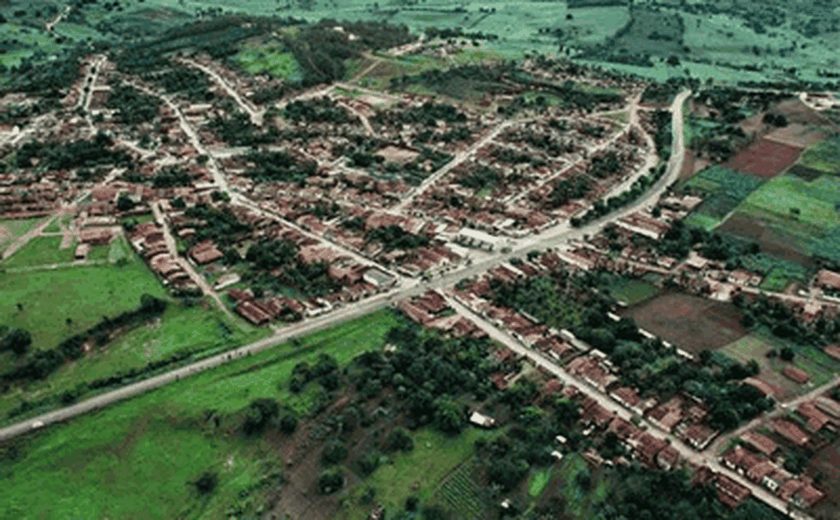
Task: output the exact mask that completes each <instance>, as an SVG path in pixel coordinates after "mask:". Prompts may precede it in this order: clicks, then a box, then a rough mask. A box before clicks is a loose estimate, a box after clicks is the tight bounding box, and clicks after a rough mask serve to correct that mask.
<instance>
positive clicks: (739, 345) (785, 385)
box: [718, 334, 799, 400]
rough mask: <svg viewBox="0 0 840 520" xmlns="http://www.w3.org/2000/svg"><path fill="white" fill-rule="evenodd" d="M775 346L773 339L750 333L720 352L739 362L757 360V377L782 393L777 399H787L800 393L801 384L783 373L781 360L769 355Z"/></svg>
mask: <svg viewBox="0 0 840 520" xmlns="http://www.w3.org/2000/svg"><path fill="white" fill-rule="evenodd" d="M775 348H777V345H776V344H775V343H774V342H773V341H772V340H770V339H767V338H763V337H760V336H757V335H754V334H750V335H748V336H744V337H743V338H741V339H739V340H738V341H735V342H733V343H730V344H729V345H726V346H725V347H723V348H722V349H720V350H719V351H718V352H720V353H722V354H725V355H727V356H729V357H730V358H732V359H734V360H736V361H738V362H739V363H748V362H749V361H751V360H755V361H756V362H757V363H758V366H759V369H760V372H759V374H758V376H757V377H758V378H759V379H761V380H762V381H764V382H766V383H769V384H771V385H773V386H774V387H776V388H777V389H778V390H779V392H780V393H781V395H778V396H777V399H779V400H787V399H790V398H792V397H794V396H796V395H797V394H798V389H799V385H797V384H796V383H794V382H793V381H791V380H790V379H788V378H786V377H785V376H783V375H782V374H781V370H780V369H779V367H778V366H776V365H779V366H781V364H782V362H781V361H779V360H778V359H775V360H772V359H770V358H768V357H767V353H768V352H769V351H770V350H773V349H775ZM782 369H783V368H782Z"/></svg>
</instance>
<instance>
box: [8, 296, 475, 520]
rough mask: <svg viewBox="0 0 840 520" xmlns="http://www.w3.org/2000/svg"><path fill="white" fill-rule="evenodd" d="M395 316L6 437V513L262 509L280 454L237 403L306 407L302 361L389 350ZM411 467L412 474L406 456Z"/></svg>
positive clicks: (427, 439) (166, 514) (164, 515)
mask: <svg viewBox="0 0 840 520" xmlns="http://www.w3.org/2000/svg"><path fill="white" fill-rule="evenodd" d="M396 320H397V317H396V315H394V314H393V313H391V312H390V311H381V312H378V313H374V314H371V315H368V316H365V317H363V318H360V319H358V320H355V321H351V322H348V323H346V324H343V325H340V326H338V327H335V328H333V329H329V330H326V331H323V332H319V333H316V334H313V335H312V336H309V337H307V338H303V339H302V340H300V341H299V342H297V343H296V344H293V343H287V344H284V345H282V346H280V347H278V348H276V349H272V350H269V351H265V352H262V353H259V354H256V355H254V356H249V357H245V358H242V359H239V360H236V361H233V362H231V363H229V364H227V365H224V366H222V367H219V368H218V369H216V370H213V371H210V372H206V373H202V374H198V375H196V376H194V377H191V378H188V379H185V380H182V381H179V382H176V383H174V384H171V385H169V386H166V387H164V388H161V389H158V390H155V391H153V392H150V393H148V394H145V395H142V396H140V397H137V398H134V399H132V400H130V401H127V402H124V403H120V404H117V405H114V406H112V407H109V408H106V409H104V410H100V411H97V412H93V413H91V414H88V415H85V416H82V417H80V418H78V419H76V420H74V421H72V422H70V423H67V424H60V425H55V426H51V427H49V428H46V429H44V430H42V431H39V432H35V433H33V434H32V435H30V436H27V437H24V438H20V439H18V440H16V441H14V443H13V444H12V446H13V447H14V448H13V449H10V448H8V446H10V445H8V444H7V445H5V446H4V447H3V448H5V449H3V448H0V458H2V460H3V464H2V465H0V483H2V485H3V487H4V490H5V491H4V493H2V495H0V517H3V518H23V517H25V516H35V517H38V518H106V517H108V518H149V519H153V518H160V519H170V518H191V517H198V516H202V517H207V518H228V515H227V514H226V511H228V509H229V508H231V507H235V508H241V509H242V513H246V512H248V511H250V512H251V513H253V511H254V510H255V508H256V506H257V505H258V502H259V501H260V500H261V499H262V497H263V495H264V492H265V490H266V489H268V488H269V487H270V486H273V485H275V484H277V483H279V478H280V473H279V469H280V466H279V464H280V463H281V461H280V456H279V454H278V451H277V449H276V447H273V446H272V445H271V443H269V442H268V441H266V440H262V439H247V438H244V437H242V436H241V434H239V433H238V422H239V420H240V419H239V417H238V415H237V414H238V411H239V410H241V409H243V408H244V407H245V406H247V405H248V404H249V403H250V402H251V401H252V400H254V399H256V398H259V397H268V398H273V399H278V400H279V401H280V402H282V403H284V405H285V406H286V407H287V408H292V409H296V410H298V411H299V412H300V413H306V412H307V411H308V408H306V406H305V404H306V403H303V402H302V399H304V397H303V396H297V395H293V394H291V392H290V391H289V390H288V380H289V377H290V375H291V371H292V368H293V367H294V366H295V365H296V364H297V363H298V362H300V361H304V360H305V361H309V362H313V361H315V360H316V359H317V356H318V354H319V353H321V352H324V353H329V354H332V355H334V356H336V358H337V359H339V362H340V363H341V364H342V365H343V364H345V363H346V362H347V361H349V360H350V359H351V358H352V357H354V356H355V355H357V354H359V353H360V352H363V351H365V350H369V349H375V348H381V347H382V343H383V341H384V337H385V334H386V333H387V331H388V330H390V328H391V325H393V324H394V323H396ZM208 410H213V411H214V412H213V413H215V414H217V416H219V417H221V419H222V425H221V427H214V426H213V424H212V421H208V415H205V412H207V411H208ZM417 435H418V440H417V441H416V442H417V447H418V449H419V450H423V449H426V450H429V451H424V452H423V453H425V454H427V455H428V453H430V452H431V451H432V450H431V449H430V448H428V446H427V443H438V444H433V445H432V446H434V447H435V448H437V449H449V450H450V451H449V452H447V453H449V454H450V455H453V454H454V455H453V457H455V458H457V457H458V456H460V455H459V454H460V453H464V452H466V451H467V450H471V449H472V443H469V444H467V443H459V442H456V441H454V440H453V441H449V444H447V445H446V446H444V443H445V441H443V440H441V439H439V438H437V437H435V435H434V434H429V435H427V436H424V435H426V434H425V433H423V432H420V433H418V434H417ZM435 451H437V450H435ZM419 460H421V459H419V458H417V459H415V462H416V461H419ZM438 460H441V459H438ZM408 462H410V461H408ZM428 466H429V464H428V463H427V467H428ZM402 468H403V470H404V471H414V469H413V468H412V467H410V464H408V463H406V464H404V465H403V466H402ZM208 470H209V471H215V472H216V473H217V474H218V481H219V483H218V486H217V489H216V491H215V492H213V493H212V494H210V495H208V496H206V497H204V496H201V495H199V494H198V493H196V490H195V488H194V487H193V486H192V485H190V483H191V482H194V481H195V480H196V479H197V478H198V476H200V475H201V474H202V473H203V472H205V471H208ZM435 471H442V470H435ZM103 475H104V476H107V478H103Z"/></svg>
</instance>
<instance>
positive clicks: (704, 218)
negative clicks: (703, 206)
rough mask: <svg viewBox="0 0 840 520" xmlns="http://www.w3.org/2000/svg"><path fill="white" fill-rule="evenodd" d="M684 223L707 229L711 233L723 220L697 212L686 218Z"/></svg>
mask: <svg viewBox="0 0 840 520" xmlns="http://www.w3.org/2000/svg"><path fill="white" fill-rule="evenodd" d="M683 222H685V224H686V225H688V226H692V227H696V228H701V229H705V230H706V231H711V230H712V229H714V228H715V227H716V226H717V225H718V224H720V223H721V219H720V218H715V217H713V216H711V215H707V214H705V213H700V212H699V211H697V212H694V213H692V214H691V215H689V216H688V217H686V219H685V220H684V221H683Z"/></svg>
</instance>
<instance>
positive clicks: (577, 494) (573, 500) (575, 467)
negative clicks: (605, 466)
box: [558, 453, 610, 519]
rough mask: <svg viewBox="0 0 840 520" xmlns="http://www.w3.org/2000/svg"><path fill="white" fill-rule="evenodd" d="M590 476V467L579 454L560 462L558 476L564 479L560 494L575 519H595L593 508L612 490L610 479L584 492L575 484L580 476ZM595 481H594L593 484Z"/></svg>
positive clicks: (571, 455)
mask: <svg viewBox="0 0 840 520" xmlns="http://www.w3.org/2000/svg"><path fill="white" fill-rule="evenodd" d="M581 473H583V474H589V466H588V465H587V463H586V461H585V460H584V459H583V457H581V456H580V454H578V453H572V454H569V455H568V456H566V457H565V458H564V459H563V460H562V462H560V469H559V472H558V475H559V477H560V478H562V479H563V486H562V487H561V488H560V494H561V495H562V496H563V498H565V499H566V506H567V511H569V512H570V513H571V514H572V517H573V518H579V519H584V518H593V510H592V509H593V506H594V505H595V504H597V503H598V502H600V501H602V500H604V499H605V498H606V496H607V493H608V492H609V490H610V482H609V479H600V480H598V481H597V483H595V484H594V487H593V489H591V490H583V489H581V488H580V486H578V485H577V483H575V479H576V477H577V476H578V475H579V474H581ZM594 481H595V479H593V482H594Z"/></svg>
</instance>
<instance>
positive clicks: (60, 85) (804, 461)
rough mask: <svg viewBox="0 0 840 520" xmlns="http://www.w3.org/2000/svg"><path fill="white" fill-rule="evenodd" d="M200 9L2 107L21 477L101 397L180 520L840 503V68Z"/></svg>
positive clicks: (11, 367) (24, 509) (2, 344)
mask: <svg viewBox="0 0 840 520" xmlns="http://www.w3.org/2000/svg"><path fill="white" fill-rule="evenodd" d="M117 4H119V2H117ZM376 5H377V7H376V9H377V10H378V9H379V7H378V4H376ZM74 9H76V8H73V9H71V8H70V7H68V12H72V11H73V10H74ZM79 9H81V8H79ZM491 9H492V10H491ZM495 9H496V8H494V7H487V8H486V11H482V15H485V16H490V15H491V14H493V13H494V12H495ZM569 16H572V15H571V14H570V15H569ZM60 18H61V17H60V16H59V18H58V20H59V22H60V21H61V20H60ZM208 20H209V21H202V22H198V23H194V24H187V25H185V26H184V27H183V28H178V29H171V30H170V31H171V32H168V33H165V34H166V36H165V37H162V38H161V39H159V40H149V41H150V42H152V43H149V44H145V43H144V44H143V46H142V47H138V48H137V49H136V50H134V49H131V48H122V47H117V46H114V47H113V48H106V47H104V46H102V47H101V48H96V49H90V50H89V51H88V52H85V53H82V54H79V55H78V56H77V57H76V59H77V67H70V68H69V69H68V70H64V68H65V67H64V66H63V65H62V66H61V67H59V66H58V65H56V66H55V67H54V68H53V69H52V70H48V69H43V70H42V69H37V68H36V69H33V70H34V72H31V73H30V72H27V71H24V70H22V71H20V72H21V73H20V77H21V78H22V79H21V80H20V81H19V82H9V83H8V84H7V85H6V86H5V90H4V93H3V95H2V97H0V258H2V262H0V294H3V298H2V299H3V302H2V303H0V310H2V313H3V315H4V316H6V315H8V317H4V318H3V320H2V321H0V418H2V422H3V424H0V458H2V460H4V465H5V464H6V463H5V461H8V467H9V469H8V470H3V471H0V481H3V482H6V483H7V484H8V485H10V486H12V484H13V483H14V482H16V481H15V479H26V478H32V479H39V478H41V477H39V476H38V475H39V473H37V472H35V470H34V469H31V468H36V467H42V468H48V471H51V472H52V471H53V470H54V471H56V472H64V473H62V474H63V475H66V476H67V477H66V478H70V479H72V478H75V476H76V475H77V474H78V475H79V476H80V477H79V478H84V479H88V478H89V477H87V476H84V477H82V475H83V473H82V471H83V470H82V469H72V470H71V469H67V468H65V467H64V466H61V464H64V463H59V462H56V463H55V464H59V466H55V467H53V466H52V464H53V462H47V461H46V459H44V458H43V457H44V455H39V454H38V453H39V452H38V451H37V450H36V449H35V447H36V446H42V444H40V443H42V442H43V443H47V440H48V439H54V438H56V439H57V437H52V435H58V433H56V432H59V433H60V432H64V433H61V435H63V436H68V438H69V437H72V436H74V435H81V434H80V433H71V432H79V431H81V430H79V428H83V427H85V428H89V429H92V430H94V431H95V430H97V428H98V426H97V424H98V423H97V422H94V421H102V422H101V424H112V425H114V428H115V429H114V431H117V429H118V428H121V429H120V430H119V431H121V432H122V431H124V432H125V436H126V439H127V440H126V441H125V443H124V445H123V447H122V448H119V449H117V448H116V447H113V448H111V447H108V448H102V447H103V446H109V445H110V443H112V442H115V441H107V442H106V441H101V442H100V441H97V440H96V439H95V438H94V437H93V435H94V434H92V433H91V434H89V435H90V437H83V439H84V441H83V445H84V446H90V447H89V448H87V449H88V450H100V449H107V450H113V451H114V457H116V459H117V460H120V461H124V460H131V461H132V462H130V463H129V462H125V464H136V463H137V462H136V461H137V460H143V459H140V458H137V457H141V455H139V453H140V452H139V451H138V452H137V453H135V450H140V449H141V447H140V446H135V444H134V443H135V442H137V441H132V440H131V439H132V438H133V437H134V436H135V435H151V434H149V433H143V432H147V431H154V432H155V433H154V436H150V437H143V440H142V441H140V442H143V443H151V444H150V445H152V444H155V443H159V445H160V446H165V445H166V443H167V442H170V441H171V442H172V446H183V448H178V449H183V450H188V451H190V452H191V453H195V462H194V463H187V462H185V461H182V462H178V463H177V464H176V463H174V462H173V463H172V464H175V465H177V466H178V467H179V468H183V469H179V470H178V471H174V470H173V471H172V472H171V477H170V476H167V477H162V479H161V481H160V482H161V484H160V485H164V483H166V484H165V485H166V486H169V487H173V488H175V487H178V486H180V487H183V488H185V490H186V491H183V493H184V495H183V496H185V497H186V496H187V495H188V498H183V499H181V498H175V497H176V495H175V494H174V493H175V492H174V491H173V492H172V493H170V492H169V491H167V492H166V493H168V494H167V495H166V497H168V498H166V500H167V501H169V500H171V501H172V503H176V502H177V503H180V502H183V503H184V504H187V505H184V506H179V507H184V508H185V509H177V508H176V507H175V506H170V505H167V506H166V509H165V510H166V511H167V512H168V513H167V514H168V515H169V517H170V518H174V517H178V518H181V517H183V518H199V517H205V516H206V517H208V518H226V519H227V518H270V519H278V520H279V519H305V518H347V519H356V518H359V519H382V518H389V519H390V518H406V519H409V518H410V519H421V518H427V519H448V518H452V519H454V518H465V519H473V518H474V519H484V518H500V519H501V518H511V519H512V518H523V519H543V518H545V519H549V518H552V519H553V518H558V519H583V518H598V519H607V518H634V516H633V515H639V516H635V517H636V518H665V517H668V516H667V515H671V514H673V515H677V514H681V513H679V512H678V511H690V512H691V514H692V515H694V516H686V518H698V519H699V518H703V519H705V518H725V519H757V520H763V519H767V520H771V519H777V518H793V519H797V520H819V519H831V518H838V516H837V515H838V511H840V474H838V473H837V468H838V467H840V437H838V429H840V246H838V244H840V234H838V233H840V217H838V208H840V198H839V197H838V196H837V193H840V181H838V180H837V175H838V174H839V173H840V144H838V143H840V138H838V136H840V126H839V125H840V117H838V113H840V101H837V100H836V99H835V98H834V95H833V94H832V93H830V92H828V91H821V90H816V89H806V88H793V87H778V86H768V87H764V88H761V87H745V86H720V85H717V84H715V82H714V81H712V80H711V78H710V79H709V80H708V81H706V82H701V81H700V80H698V79H697V78H694V77H691V76H688V77H672V78H671V79H669V80H668V81H667V82H656V81H653V80H650V79H646V78H643V77H641V76H638V75H635V74H631V73H625V72H620V71H617V70H611V69H609V68H606V67H600V66H595V65H590V64H581V63H579V62H577V61H570V60H567V59H563V58H559V57H553V56H549V55H546V54H542V53H536V52H535V53H526V55H525V56H524V57H523V58H522V59H521V60H518V61H513V60H506V59H503V58H500V57H498V56H497V55H495V54H493V53H492V52H491V51H489V50H487V49H485V48H484V45H485V43H482V42H483V41H484V40H485V39H488V37H487V35H483V34H480V35H473V36H471V37H467V36H463V33H460V32H453V33H451V36H450V33H440V32H435V31H427V32H426V33H424V34H423V35H422V37H418V36H417V35H416V34H413V33H411V32H409V30H408V28H406V27H405V26H398V25H388V24H385V23H378V22H377V23H374V22H364V21H359V22H336V21H334V20H323V21H322V22H318V23H317V24H315V23H311V24H307V22H306V21H305V20H304V21H302V22H295V21H294V19H292V22H283V21H282V20H281V21H278V20H274V19H271V20H268V21H266V20H262V19H258V18H254V19H251V18H248V17H216V18H213V17H211V18H208ZM56 23H58V22H56ZM290 34H292V35H293V36H289V35H290ZM196 35H198V36H196ZM242 35H246V36H242ZM195 38H200V41H204V40H203V39H207V40H206V41H208V42H215V43H211V44H208V45H203V46H202V45H195V44H194V43H190V44H189V45H188V44H186V43H183V42H193V39H195ZM290 38H291V39H290ZM172 42H176V43H172ZM291 42H303V43H301V44H300V45H304V46H303V47H300V48H298V47H295V46H294V45H297V43H295V44H293V43H291ZM213 45H217V47H213ZM283 45H285V46H287V47H289V48H290V49H292V50H290V51H288V52H286V53H284V54H283V56H285V58H283V59H289V60H291V62H293V63H294V65H295V66H296V67H299V68H301V71H302V72H301V71H298V73H300V74H302V75H303V76H302V77H303V78H305V81H299V82H292V81H291V80H288V79H284V78H282V77H278V76H277V75H276V74H274V73H269V72H256V73H255V72H254V71H253V70H252V69H249V68H248V67H244V66H243V65H242V63H244V62H243V61H242V60H244V59H245V58H244V56H248V57H249V58H248V59H251V57H253V56H256V55H257V53H259V55H260V56H262V55H264V53H267V52H279V51H278V50H277V49H278V48H280V47H282V46H283ZM278 46H280V47H278ZM333 46H336V47H333ZM342 46H345V47H346V49H347V51H346V52H347V55H346V56H344V55H342V57H341V58H338V57H331V58H327V57H326V56H339V54H338V53H337V51H336V52H335V53H334V54H329V53H330V52H331V49H332V50H334V49H335V48H339V47H340V48H345V47H342ZM307 49H308V50H307ZM342 52H343V51H342ZM237 53H239V54H237ZM306 53H309V54H311V55H308V54H306ZM325 53H326V54H325ZM252 55H253V56H252ZM303 56H307V57H308V59H309V61H308V62H306V63H308V65H305V64H304V63H305V62H304V60H303V58H302V57H303ZM255 59H256V58H255ZM278 59H279V58H278ZM237 60H239V61H237ZM329 67H333V69H330V70H338V69H339V68H340V70H341V74H337V73H336V74H335V75H334V76H330V75H329V74H328V73H327V72H325V71H326V70H327V69H329ZM71 69H72V70H71ZM310 76H311V77H312V78H315V79H312V80H311V81H309V79H307V78H310ZM28 82H29V83H28ZM138 302H139V306H138ZM129 410H136V411H129ZM117 413H119V414H124V415H125V416H126V417H127V416H128V415H132V414H134V415H136V420H134V419H132V422H131V423H130V424H129V423H128V422H125V423H123V422H120V421H121V420H122V419H118V418H116V415H115V414H117ZM82 414H86V415H82ZM118 424H119V425H121V426H117V425H118ZM165 425H169V426H165ZM147 428H148V429H150V430H147ZM170 429H175V430H178V431H180V429H183V430H184V433H180V434H177V435H176V434H174V433H170ZM103 431H104V430H103ZM187 431H189V432H192V433H186V432H187ZM86 435H87V434H86ZM97 435H104V434H101V433H100V434H97ZM112 435H113V433H112ZM121 435H122V434H121ZM170 435H172V437H170ZM62 438H63V437H62ZM104 438H106V437H103V439H104ZM51 442H55V443H58V441H57V440H54V441H51ZM62 442H66V441H62ZM122 442H123V441H122V440H120V441H116V444H120V443H122ZM57 445H58V444H56V446H57ZM43 446H48V444H44V445H43ZM62 446H64V444H62ZM206 446H213V449H212V450H210V449H209V448H207V447H206ZM456 446H457V447H456ZM40 449H41V450H44V449H46V448H44V447H41V448H40ZM69 449H70V448H68V447H62V448H61V450H69ZM79 449H81V448H79ZM142 449H144V450H150V448H149V447H145V448H142ZM173 449H174V448H173ZM56 450H58V448H56ZM124 450H129V451H127V452H125V453H126V455H124V454H123V453H124ZM150 451H151V450H150ZM160 451H161V452H163V453H166V455H165V456H166V457H170V459H169V460H173V461H174V460H176V459H175V457H176V456H175V455H172V454H171V451H170V450H169V449H161V450H160ZM211 452H212V453H211ZM57 453H58V452H57ZM60 453H61V454H59V455H57V457H58V458H60V457H62V456H63V457H70V455H67V453H68V452H67V451H61V452H60ZM219 453H224V454H225V456H224V457H222V456H221V455H219ZM74 456H75V455H74ZM144 456H146V457H150V458H149V459H148V460H150V461H155V462H151V463H150V464H152V465H158V464H160V465H163V466H165V465H167V464H169V463H168V462H161V461H159V460H158V459H157V458H156V457H158V455H144ZM185 456H187V455H185V454H181V455H179V456H178V457H181V458H183V457H185ZM123 457H135V458H131V459H128V458H126V459H123ZM181 458H179V459H178V460H179V461H181ZM424 461H433V462H424ZM72 464H75V463H72ZM72 464H71V466H72ZM78 464H81V463H78ZM102 464H104V462H101V461H98V462H96V465H97V467H99V465H102ZM424 464H428V467H427V466H426V465H424ZM242 465H247V469H246V467H245V466H242ZM163 466H161V467H163ZM24 467H26V468H28V469H24ZM72 467H75V466H72ZM102 467H109V466H107V465H104V466H102ZM132 467H133V466H132ZM155 467H157V466H155ZM12 468H14V469H12ZM412 468H415V469H417V468H426V469H422V470H420V469H417V470H416V471H412ZM85 471H86V470H85ZM103 471H112V470H110V469H107V470H103ZM120 471H122V470H120ZM126 471H128V470H126ZM131 471H134V470H131ZM138 471H139V470H138ZM161 471H163V470H161ZM167 471H169V470H166V471H164V474H165V475H170V473H167ZM77 472H78V473H77ZM140 474H141V473H137V475H140ZM27 475H31V477H30V476H27ZM84 475H86V473H85V474H84ZM51 478H52V477H51ZM119 478H123V476H120V477H119ZM126 478H128V477H127V476H126ZM131 478H139V477H137V476H133V477H131ZM143 478H145V479H153V478H154V477H153V476H152V475H146V476H145V477H143ZM178 479H180V480H178ZM185 479H186V480H185ZM176 482H177V483H176ZM243 482H246V484H244V483H243ZM389 482H390V484H389ZM132 485H133V484H132ZM14 486H18V484H16V483H15V484H14ZM14 489H15V490H16V491H15V494H16V496H15V500H11V499H10V500H9V501H8V502H7V503H4V502H5V500H0V516H3V517H8V518H27V517H38V518H41V517H43V518H53V517H55V518H59V517H66V516H64V515H65V514H70V513H68V511H70V510H69V509H66V508H65V506H64V505H57V506H55V507H54V508H53V509H49V510H47V509H44V510H43V511H39V510H38V509H33V506H30V505H27V504H29V502H28V501H27V500H24V499H22V498H20V495H19V494H20V493H22V491H21V490H22V489H24V488H22V487H14ZM84 489H88V488H86V487H83V486H80V487H78V489H77V490H76V491H74V493H85V492H86V491H83V490H84ZM126 489H128V487H127V488H126ZM123 492H126V493H127V492H128V491H123ZM106 493H107V494H113V493H117V492H116V491H114V489H112V488H109V489H108V491H107V492H106ZM179 493H181V491H179ZM663 494H664V495H665V496H666V497H671V498H672V499H673V504H665V505H661V504H659V505H658V504H656V502H662V495H663ZM51 496H55V497H58V496H59V495H51ZM108 496H111V495H108ZM56 500H58V499H56ZM61 500H70V499H61ZM666 502H667V500H666ZM68 503H69V502H68ZM168 503H169V502H167V504H168ZM202 504H203V505H202ZM208 504H209V505H208ZM676 504H681V505H680V506H679V507H677V505H676ZM97 507H100V506H97ZM132 507H136V506H129V505H120V506H116V505H110V506H105V505H103V506H101V508H99V509H96V510H95V511H96V512H92V513H90V514H91V515H92V516H90V517H91V518H107V517H111V518H113V517H117V516H121V517H124V518H135V517H136V518H146V517H149V518H158V516H146V515H145V514H138V513H136V511H134V510H133V509H131V508H132ZM204 507H207V508H209V509H207V510H206V512H200V511H204V510H203V509H202V508H204ZM662 507H669V508H672V509H668V510H667V511H668V512H667V513H666V512H664V511H666V510H665V509H657V508H662ZM680 507H684V508H685V509H680ZM90 511H93V509H91V510H90ZM653 511H659V512H657V513H654V512H653ZM685 514H686V515H688V514H689V513H685ZM657 515H658V516H657ZM663 515H665V516H663Z"/></svg>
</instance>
